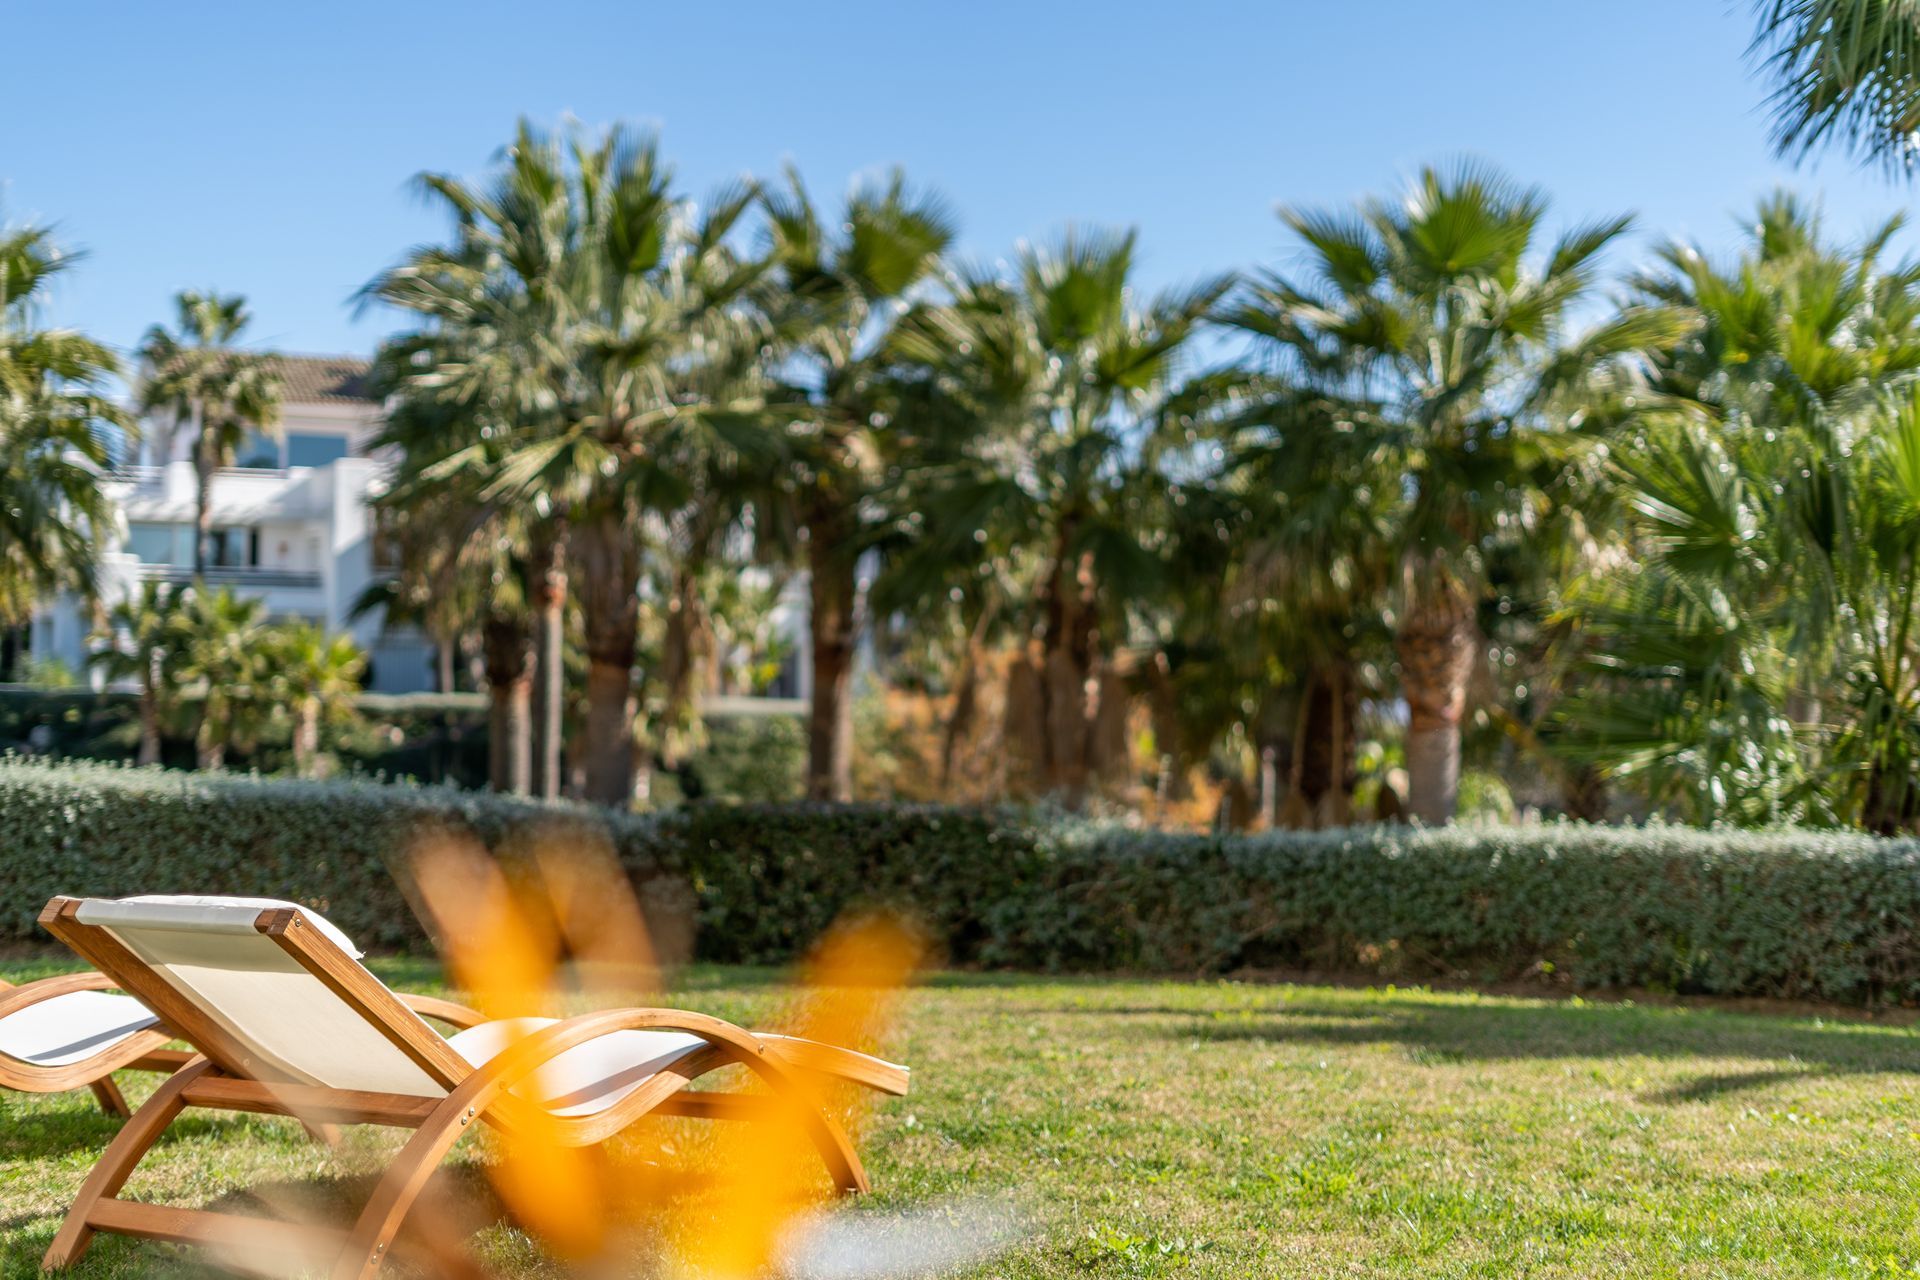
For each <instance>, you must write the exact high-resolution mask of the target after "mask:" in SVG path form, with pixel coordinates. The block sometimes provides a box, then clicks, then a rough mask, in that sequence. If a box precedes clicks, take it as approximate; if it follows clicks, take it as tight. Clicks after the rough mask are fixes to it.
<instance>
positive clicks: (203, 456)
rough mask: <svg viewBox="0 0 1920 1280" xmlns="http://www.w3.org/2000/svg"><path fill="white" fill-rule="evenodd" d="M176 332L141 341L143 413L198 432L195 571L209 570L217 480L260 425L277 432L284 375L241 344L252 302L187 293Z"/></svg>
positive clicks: (160, 331)
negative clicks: (163, 416) (216, 475)
mask: <svg viewBox="0 0 1920 1280" xmlns="http://www.w3.org/2000/svg"><path fill="white" fill-rule="evenodd" d="M174 307H175V309H176V312H177V315H176V318H175V328H174V329H173V330H172V331H171V332H170V331H168V330H167V329H165V328H163V327H162V326H160V325H155V326H154V327H153V328H151V329H149V330H148V331H147V336H146V338H145V339H143V340H142V342H141V344H140V358H141V360H142V362H143V363H144V364H145V366H146V373H145V377H144V378H143V379H142V382H141V386H140V394H139V403H140V408H141V410H142V412H146V413H153V412H156V411H161V412H165V413H166V414H167V415H168V416H169V418H170V419H171V421H172V423H173V425H174V426H175V427H178V426H180V425H182V424H184V425H185V426H186V427H187V429H188V430H190V431H191V432H192V433H193V470H194V477H195V479H196V481H197V484H198V488H197V492H196V496H195V505H194V528H195V530H196V536H195V538H194V543H193V572H194V575H195V576H196V577H199V576H202V575H204V574H205V573H206V571H207V568H208V566H209V564H210V562H211V561H212V559H213V477H214V473H215V472H216V471H218V470H219V469H220V468H222V467H230V466H232V465H233V462H234V458H235V457H236V455H237V454H238V453H239V450H240V448H241V446H242V445H243V444H244V443H245V442H246V437H247V433H248V432H249V431H252V430H262V431H270V432H271V431H277V430H278V429H279V423H280V394H281V383H280V376H279V374H278V373H277V372H275V370H274V367H273V363H272V360H271V359H270V358H269V357H267V356H264V355H259V354H257V353H254V352H248V351H240V350H236V349H235V348H234V346H233V344H234V343H235V342H236V341H238V340H239V338H240V334H241V332H242V331H243V330H245V328H246V327H247V322H248V320H249V318H250V317H249V316H248V314H247V304H246V299H244V298H242V297H240V296H238V295H237V294H235V295H221V294H216V293H199V292H196V291H194V290H191V289H189V290H186V291H184V292H182V293H180V294H178V295H176V297H175V298H174Z"/></svg>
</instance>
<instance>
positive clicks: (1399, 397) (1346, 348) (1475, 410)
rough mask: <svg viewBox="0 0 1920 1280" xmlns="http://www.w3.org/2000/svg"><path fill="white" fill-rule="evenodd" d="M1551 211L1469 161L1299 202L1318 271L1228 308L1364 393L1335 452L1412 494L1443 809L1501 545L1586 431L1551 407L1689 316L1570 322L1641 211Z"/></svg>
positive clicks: (1412, 695)
mask: <svg viewBox="0 0 1920 1280" xmlns="http://www.w3.org/2000/svg"><path fill="white" fill-rule="evenodd" d="M1546 209H1547V202H1546V199H1545V197H1544V196H1543V195H1542V194H1541V193H1540V192H1539V191H1537V190H1535V189H1532V188H1526V187H1520V186H1516V185H1514V184H1513V183H1511V182H1509V181H1508V180H1507V179H1506V178H1504V177H1503V176H1501V175H1499V174H1497V173H1495V172H1493V171H1491V170H1488V169H1485V168H1482V167H1478V166H1474V165H1468V164H1463V165H1461V166H1458V167H1457V168H1455V169H1453V170H1451V171H1449V172H1444V173H1443V172H1440V171H1438V170H1434V169H1426V170H1423V171H1422V173H1421V174H1420V176H1419V178H1418V180H1417V181H1416V182H1415V183H1414V185H1413V187H1412V189H1411V190H1410V191H1409V192H1408V194H1407V196H1406V198H1405V199H1404V200H1403V201H1400V202H1388V201H1383V200H1372V201H1368V202H1366V203H1364V204H1362V205H1361V206H1360V207H1359V208H1358V209H1357V210H1356V211H1354V212H1353V213H1351V214H1345V215H1342V214H1332V213H1324V212H1318V211H1307V210H1287V211H1285V212H1284V213H1283V218H1284V220H1285V221H1286V223H1287V225H1288V226H1289V227H1290V228H1292V230H1293V231H1294V233H1295V234H1296V235H1298V236H1299V237H1300V239H1301V240H1302V241H1303V242H1304V243H1305V247H1306V252H1307V254H1308V257H1309V260H1310V262H1311V267H1310V269H1309V272H1308V274H1307V275H1306V276H1305V277H1304V278H1300V279H1290V278H1288V277H1285V276H1282V275H1279V274H1277V273H1272V274H1267V275H1265V276H1263V277H1262V278H1261V279H1260V280H1258V281H1257V282H1255V283H1254V284H1253V285H1252V286H1251V287H1250V288H1249V289H1247V290H1246V292H1245V293H1244V294H1243V296H1242V297H1241V298H1240V299H1238V301H1237V302H1236V303H1235V305H1233V306H1232V307H1231V308H1230V309H1229V310H1228V312H1227V313H1226V316H1225V319H1226V321H1227V323H1229V324H1231V325H1233V326H1235V327H1237V328H1239V329H1241V330H1242V331H1244V332H1246V333H1248V334H1250V335H1252V336H1253V337H1254V338H1255V339H1256V340H1257V341H1258V342H1259V344H1260V345H1261V346H1262V347H1264V348H1265V349H1266V351H1267V352H1268V353H1269V355H1270V356H1271V358H1272V360H1273V363H1274V366H1275V369H1276V371H1277V372H1278V373H1279V374H1280V375H1281V376H1282V378H1283V379H1284V380H1286V381H1290V382H1292V383H1294V384H1295V385H1298V386H1300V387H1303V388H1306V389H1309V390H1311V391H1314V392H1316V393H1318V394H1322V395H1324V396H1326V397H1328V398H1329V399H1332V400H1336V401H1341V402H1344V403H1345V404H1347V405H1349V406H1351V409H1352V412H1351V413H1349V414H1347V415H1346V416H1345V418H1344V420H1345V421H1347V422H1349V423H1351V425H1352V428H1353V429H1352V430H1350V431H1342V432H1340V433H1338V434H1337V435H1335V436H1334V437H1333V438H1331V439H1329V440H1327V441H1326V442H1325V443H1326V444H1327V446H1328V447H1330V448H1338V449H1340V450H1342V451H1345V452H1348V453H1350V455H1351V457H1350V458H1349V459H1348V460H1347V461H1345V462H1342V463H1339V464H1338V468H1337V469H1338V470H1339V471H1340V472H1342V473H1343V474H1345V475H1346V476H1348V477H1349V478H1350V481H1352V482H1357V483H1362V484H1364V486H1365V487H1366V490H1367V491H1368V492H1371V493H1376V494H1378V493H1382V492H1385V493H1391V494H1394V495H1395V496H1396V497H1397V501H1396V503H1395V504H1394V505H1395V510H1394V511H1393V512H1392V516H1391V519H1390V520H1388V521H1386V522H1384V523H1383V525H1382V534H1383V536H1384V537H1385V538H1386V539H1387V544H1386V550H1387V551H1388V552H1389V553H1390V555H1391V559H1392V562H1393V563H1394V564H1395V566H1396V571H1395V576H1396V577H1397V578H1398V580H1399V582H1398V590H1397V592H1396V593H1395V594H1396V597H1397V598H1396V601H1395V613H1394V629H1395V650H1396V653H1397V655H1398V658H1399V675H1400V689H1401V694H1402V696H1403V697H1404V698H1405V701H1406V704H1407V717H1408V718H1407V731H1406V757H1407V772H1408V781H1409V790H1410V795H1409V797H1408V801H1409V804H1408V807H1409V810H1410V812H1411V813H1412V814H1413V816H1415V817H1417V818H1420V819H1422V820H1423V821H1426V822H1431V823H1441V822H1446V821H1448V820H1450V819H1451V818H1452V817H1453V813H1454V806H1455V796H1456V792H1457V789H1458V784H1459V774H1460V726H1461V721H1462V719H1463V717H1464V716H1465V714H1466V710H1467V696H1468V688H1469V681H1470V677H1471V676H1472V674H1473V671H1474V667H1475V662H1476V655H1477V653H1478V649H1479V645H1480V636H1479V631H1478V628H1477V626H1476V622H1475V614H1476V611H1477V608H1478V605H1479V603H1480V601H1481V599H1482V595H1483V591H1484V584H1485V557H1486V556H1487V554H1488V553H1489V550H1490V548H1491V546H1492V545H1493V544H1494V543H1495V542H1498V541H1500V540H1502V539H1511V538H1515V537H1519V536H1521V535H1522V532H1523V531H1524V530H1525V529H1526V528H1527V527H1529V525H1531V524H1533V523H1534V522H1536V521H1537V520H1538V519H1539V518H1540V517H1541V515H1542V513H1543V505H1544V504H1543V496H1542V495H1543V494H1544V492H1545V489H1546V486H1547V485H1548V483H1549V482H1550V479H1551V477H1552V475H1553V474H1554V473H1555V469H1556V466H1557V462H1556V459H1557V457H1558V456H1559V454H1560V452H1561V450H1562V448H1563V447H1565V446H1569V445H1571V444H1572V443H1574V442H1577V441H1578V440H1579V439H1580V433H1579V432H1578V431H1577V430H1562V424H1563V421H1564V420H1563V419H1562V418H1561V417H1560V416H1559V415H1556V414H1554V413H1552V412H1551V410H1552V408H1553V407H1554V404H1555V402H1556V401H1557V400H1558V399H1559V398H1560V397H1562V396H1563V395H1564V394H1565V393H1566V391H1567V389H1568V388H1569V387H1571V386H1575V385H1577V384H1578V383H1579V382H1580V380H1581V379H1583V378H1585V377H1586V376H1588V375H1589V374H1590V373H1591V371H1592V370H1594V369H1595V368H1596V367H1597V366H1599V365H1601V364H1603V363H1605V362H1606V361H1609V360H1611V359H1612V358H1614V357H1616V356H1617V355H1619V354H1620V353H1621V352H1624V351H1629V350H1633V349H1636V348H1638V347H1640V346H1642V345H1645V344H1646V343H1648V342H1650V341H1653V340H1656V339H1657V338H1659V337H1662V336H1666V335H1669V334H1671V333H1672V332H1673V331H1674V330H1675V329H1676V327H1677V324H1678V322H1677V321H1676V320H1675V319H1674V317H1673V316H1671V315H1670V314H1669V313H1667V312H1665V311H1664V310H1662V309H1657V308H1634V309H1629V310H1627V311H1624V312H1622V313H1621V314H1620V315H1618V316H1617V317H1615V318H1614V319H1612V320H1610V321H1608V322H1607V323H1604V324H1602V325H1599V326H1596V327H1595V328H1593V329H1591V330H1589V331H1587V332H1586V333H1584V334H1581V335H1578V336H1577V337H1575V336H1570V335H1569V333H1568V316H1569V314H1570V312H1571V311H1572V310H1573V309H1574V308H1575V307H1576V306H1577V305H1578V304H1579V303H1580V301H1581V300H1582V299H1583V298H1585V297H1586V296H1587V295H1588V294H1589V293H1590V292H1591V289H1592V286H1593V282H1594V276H1595V272H1596V264H1597V260H1598V258H1599V256H1600V254H1601V253H1602V252H1603V251H1604V250H1605V249H1606V247H1607V246H1608V245H1609V244H1611V243H1612V242H1613V241H1614V240H1615V239H1616V238H1617V237H1619V236H1620V235H1621V234H1622V233H1623V232H1624V231H1626V229H1627V228H1628V226H1629V225H1630V220H1629V219H1627V218H1624V217H1623V218H1609V219H1604V220H1601V221H1598V222H1593V223H1588V224H1585V225H1581V226H1576V227H1574V228H1572V229H1571V230H1569V231H1567V232H1566V233H1565V234H1563V235H1562V236H1561V237H1560V238H1559V239H1558V240H1557V241H1556V242H1555V243H1553V244H1552V245H1550V246H1548V247H1547V249H1546V252H1545V253H1544V255H1539V256H1536V254H1537V249H1538V246H1539V242H1540V240H1541V230H1542V223H1543V221H1544V219H1545V215H1546ZM1575 422H1576V423H1577V422H1578V419H1577V418H1576V419H1575Z"/></svg>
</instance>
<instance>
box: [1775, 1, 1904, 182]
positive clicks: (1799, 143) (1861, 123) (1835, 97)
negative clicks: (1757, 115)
mask: <svg viewBox="0 0 1920 1280" xmlns="http://www.w3.org/2000/svg"><path fill="white" fill-rule="evenodd" d="M1754 11H1755V15H1756V17H1757V18H1758V32H1757V34H1756V35H1755V36H1754V42H1753V48H1754V52H1756V53H1757V54H1759V55H1760V56H1761V57H1762V58H1763V59H1764V62H1765V65H1766V68H1767V71H1768V73H1769V75H1770V76H1771V77H1772V79H1773V81H1774V92H1773V96H1772V103H1771V105H1772V107H1773V118H1774V124H1773V138H1774V144H1775V146H1776V148H1777V149H1778V150H1779V152H1780V153H1781V154H1782V155H1793V156H1805V155H1807V154H1808V153H1810V152H1812V151H1813V150H1814V149H1815V148H1817V147H1819V146H1821V145H1823V144H1825V143H1828V142H1838V143H1839V144H1840V145H1842V146H1844V147H1845V148H1847V149H1848V150H1850V151H1852V152H1854V153H1855V154H1856V155H1858V156H1860V157H1861V158H1862V159H1866V160H1874V161H1879V162H1881V163H1883V164H1884V165H1886V166H1887V167H1888V168H1891V169H1895V170H1899V171H1907V170H1911V169H1912V167H1913V163H1914V159H1915V147H1914V139H1915V137H1916V136H1920V5H1915V4H1914V3H1913V0H1755V4H1754Z"/></svg>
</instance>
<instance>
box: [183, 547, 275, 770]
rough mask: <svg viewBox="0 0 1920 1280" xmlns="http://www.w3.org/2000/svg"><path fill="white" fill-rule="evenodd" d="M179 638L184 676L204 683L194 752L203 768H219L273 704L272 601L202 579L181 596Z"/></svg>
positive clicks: (197, 764) (196, 761)
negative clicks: (267, 647) (268, 661)
mask: <svg viewBox="0 0 1920 1280" xmlns="http://www.w3.org/2000/svg"><path fill="white" fill-rule="evenodd" d="M180 604H181V607H180V614H179V618H178V623H177V626H178V636H179V639H178V641H177V644H178V648H179V657H180V668H179V670H180V676H181V678H182V679H184V680H192V681H198V682H200V683H201V684H202V686H203V687H204V693H203V695H202V701H201V710H200V726H199V729H198V730H197V731H196V732H195V735H194V755H195V763H196V766H197V767H198V768H200V769H205V770H212V769H219V768H221V767H222V766H223V765H224V764H225V763H226V756H227V748H228V747H229V746H232V745H234V744H235V743H237V742H240V741H242V740H243V739H244V738H246V737H247V736H248V734H249V732H250V730H251V728H252V727H253V726H254V725H255V723H256V721H258V720H259V719H260V718H261V717H262V716H263V715H264V714H265V713H267V712H268V711H269V710H270V708H271V703H270V702H269V701H268V700H267V699H266V698H265V696H264V695H265V689H264V683H265V681H266V679H267V674H268V673H267V672H266V670H265V669H264V665H263V661H262V660H263V658H264V656H265V651H264V647H263V645H262V638H263V633H264V631H265V626H266V615H267V606H266V603H265V602H264V601H261V600H256V599H245V598H242V597H240V596H236V595H234V594H233V590H232V589H231V588H229V587H222V588H220V590H218V591H210V590H208V589H207V587H206V584H205V583H201V582H196V583H195V584H194V585H193V586H191V587H189V588H187V589H186V591H185V592H183V593H182V597H181V602H180Z"/></svg>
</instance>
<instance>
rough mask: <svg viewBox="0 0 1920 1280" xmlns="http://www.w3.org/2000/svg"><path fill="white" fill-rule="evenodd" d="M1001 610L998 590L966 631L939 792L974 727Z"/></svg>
mask: <svg viewBox="0 0 1920 1280" xmlns="http://www.w3.org/2000/svg"><path fill="white" fill-rule="evenodd" d="M999 613H1000V596H999V593H998V592H996V593H994V594H993V595H991V596H989V597H988V598H987V602H986V603H985V604H984V605H982V606H981V607H980V616H979V617H978V618H976V619H974V623H973V630H972V631H970V632H968V634H967V647H966V651H965V652H964V653H962V654H961V655H960V674H959V676H958V678H956V679H955V680H954V682H953V713H952V714H951V715H949V716H948V717H947V727H946V731H945V732H944V733H942V734H941V736H940V794H941V795H943V796H947V797H948V798H949V799H951V798H952V797H951V796H950V794H949V791H950V788H951V787H952V785H953V763H954V760H955V759H956V758H957V757H958V755H959V752H960V743H961V740H962V739H964V738H965V737H966V736H967V733H968V731H969V730H971V729H972V728H973V720H974V716H975V714H976V713H977V710H978V708H979V704H980V666H981V662H982V659H983V658H984V657H985V654H986V645H987V637H988V636H990V635H992V634H993V624H994V620H995V619H996V618H997V617H998V616H999Z"/></svg>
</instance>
